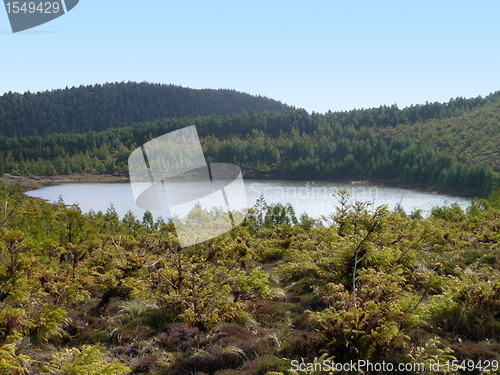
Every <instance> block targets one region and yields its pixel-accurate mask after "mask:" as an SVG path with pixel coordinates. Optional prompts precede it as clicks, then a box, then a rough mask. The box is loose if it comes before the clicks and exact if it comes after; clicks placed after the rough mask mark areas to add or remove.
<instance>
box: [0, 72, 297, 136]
mask: <svg viewBox="0 0 500 375" xmlns="http://www.w3.org/2000/svg"><path fill="white" fill-rule="evenodd" d="M290 109H291V107H289V106H287V105H286V104H282V103H280V102H278V101H276V100H272V99H268V98H266V97H261V96H252V95H249V94H244V93H241V92H237V91H234V90H210V89H203V90H194V89H189V88H184V87H180V86H174V85H161V84H151V83H135V82H128V83H125V82H122V83H106V84H104V85H100V84H96V85H93V86H80V87H72V88H66V89H64V90H52V91H45V92H40V93H36V94H33V93H30V92H27V93H25V94H18V93H12V92H9V93H6V94H4V95H3V96H1V97H0V135H4V136H8V137H13V136H26V135H44V134H51V133H86V132H90V131H101V130H105V129H109V128H116V127H123V126H128V125H132V124H133V123H136V122H145V121H154V120H162V119H167V118H174V117H184V116H207V115H213V114H217V115H225V114H230V113H235V112H243V111H252V110H253V111H263V110H269V111H278V112H286V111H288V110H290Z"/></svg>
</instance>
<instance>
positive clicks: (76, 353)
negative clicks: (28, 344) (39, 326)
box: [41, 345, 130, 375]
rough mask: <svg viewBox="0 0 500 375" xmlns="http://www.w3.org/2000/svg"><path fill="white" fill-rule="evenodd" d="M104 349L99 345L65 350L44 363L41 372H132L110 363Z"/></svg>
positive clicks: (75, 374) (77, 374) (96, 374)
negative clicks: (103, 352) (103, 351)
mask: <svg viewBox="0 0 500 375" xmlns="http://www.w3.org/2000/svg"><path fill="white" fill-rule="evenodd" d="M102 349H104V347H102V346H98V345H95V346H91V345H84V346H83V347H82V350H79V349H76V348H74V349H65V350H64V351H62V352H59V353H56V354H54V355H52V359H51V361H50V362H49V363H44V364H43V365H42V367H41V371H42V373H49V374H53V375H70V374H71V375H117V374H124V373H127V372H130V369H129V368H128V367H127V366H125V365H124V364H122V363H120V362H118V361H117V360H113V361H111V362H108V361H107V360H106V359H105V358H104V356H103V354H102V352H101V350H102Z"/></svg>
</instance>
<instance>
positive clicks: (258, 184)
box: [27, 180, 471, 219]
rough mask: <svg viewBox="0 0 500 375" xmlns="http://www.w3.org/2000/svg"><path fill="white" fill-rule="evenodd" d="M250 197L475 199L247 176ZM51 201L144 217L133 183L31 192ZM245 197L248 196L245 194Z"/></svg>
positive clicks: (417, 203) (324, 210)
mask: <svg viewBox="0 0 500 375" xmlns="http://www.w3.org/2000/svg"><path fill="white" fill-rule="evenodd" d="M176 183H177V184H178V185H177V186H176V191H178V192H179V195H183V194H185V192H189V191H192V189H193V182H191V181H178V182H176ZM188 186H189V188H188ZM245 189H246V193H247V194H246V199H247V201H248V204H249V206H250V207H251V206H253V205H254V204H255V202H256V200H257V199H258V198H259V196H260V195H261V194H262V195H263V196H264V198H265V200H266V202H267V203H291V204H292V206H293V207H294V209H295V212H296V214H297V217H298V216H299V215H300V214H301V213H303V212H306V213H307V214H308V215H309V216H311V217H314V218H320V217H321V215H325V216H327V215H329V214H330V213H331V212H333V210H334V207H335V205H336V204H337V199H336V198H335V197H333V196H332V193H334V192H335V191H337V190H339V189H345V190H348V191H349V192H350V193H351V197H352V201H373V202H374V204H375V205H376V206H378V205H382V204H388V205H389V208H390V209H393V208H394V207H395V206H396V205H397V204H398V203H399V202H400V201H401V206H402V207H403V209H404V210H405V211H406V212H407V213H410V212H411V211H413V210H415V209H422V210H423V211H424V215H425V214H428V213H429V212H430V209H431V208H432V207H434V206H439V205H443V204H451V203H457V204H458V205H459V206H460V207H462V209H465V208H467V206H468V205H469V204H470V202H471V199H468V198H461V197H453V196H445V195H439V194H429V193H423V192H418V191H413V190H405V189H399V188H391V187H380V186H374V185H351V184H345V183H334V182H324V181H309V182H307V181H282V180H245ZM27 194H28V195H30V196H33V197H38V198H43V199H45V200H47V201H49V202H55V201H57V199H58V197H59V196H62V197H63V199H64V202H65V203H66V204H73V203H78V204H79V205H80V208H81V209H82V211H83V212H89V211H90V210H94V211H95V212H97V211H103V212H106V208H108V207H109V206H110V204H113V206H114V207H115V209H116V211H117V213H118V214H119V215H120V217H123V215H124V214H125V213H126V212H127V211H129V210H130V211H132V212H133V213H134V214H135V215H136V217H138V218H139V219H142V216H143V214H144V212H145V210H143V209H140V208H138V207H137V206H136V205H135V202H134V197H133V194H132V188H131V184H130V183H62V184H58V185H52V186H47V187H44V188H42V189H38V190H33V191H30V192H29V193H27ZM242 198H245V197H242ZM151 212H152V213H153V215H154V216H155V217H158V216H162V217H163V218H164V219H166V218H168V217H169V216H170V215H169V212H168V211H157V210H155V211H151Z"/></svg>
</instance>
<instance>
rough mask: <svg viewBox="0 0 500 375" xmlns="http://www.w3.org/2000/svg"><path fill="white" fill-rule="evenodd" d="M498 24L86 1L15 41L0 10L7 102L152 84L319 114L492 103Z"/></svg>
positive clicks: (273, 2) (478, 7)
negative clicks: (13, 97) (97, 86)
mask: <svg viewBox="0 0 500 375" xmlns="http://www.w3.org/2000/svg"><path fill="white" fill-rule="evenodd" d="M499 19H500V1H498V0H492V1H482V0H476V1H459V0H455V1H447V0H444V1H440V0H433V1H422V0H419V1H414V0H399V1H383V0H381V1H373V0H371V1H357V0H343V1H337V0H328V1H322V0H309V1H292V0H289V1H281V0H267V1H260V0H258V1H255V0H253V1H239V0H232V1H190V0H182V1H180V0H176V1H170V0H150V1H144V0H138V1H131V0H120V1H119V0H80V3H79V5H78V6H77V7H76V8H74V9H73V10H72V11H71V12H69V13H68V14H66V15H65V16H63V17H61V18H59V19H57V20H55V21H52V22H50V23H47V24H45V25H42V26H39V27H37V28H35V29H31V30H29V31H25V32H22V33H18V34H12V33H11V32H10V25H9V23H8V19H7V14H6V12H5V11H4V10H3V9H0V45H1V50H0V54H1V60H0V94H3V93H4V92H7V91H15V92H24V91H27V90H30V91H41V90H47V89H49V90H50V89H53V88H64V87H66V86H69V87H71V86H78V85H80V84H94V83H104V82H115V81H123V80H124V81H128V80H132V81H145V80H146V81H150V82H159V83H173V84H177V85H182V86H185V87H191V88H230V89H236V90H238V91H243V92H247V93H250V94H260V95H265V96H267V97H270V98H274V99H277V100H280V101H282V102H286V103H288V104H290V105H294V106H296V107H301V108H305V109H307V110H308V111H309V112H312V111H316V112H325V111H328V110H332V111H334V110H349V109H353V108H361V107H364V108H368V107H374V106H379V105H383V104H387V105H390V104H393V103H397V104H398V106H399V107H404V106H407V105H410V104H418V103H423V102H425V101H426V100H428V101H447V100H449V99H450V98H451V97H457V96H464V97H473V96H477V95H483V96H484V95H487V94H489V93H490V92H493V91H496V90H500V21H499Z"/></svg>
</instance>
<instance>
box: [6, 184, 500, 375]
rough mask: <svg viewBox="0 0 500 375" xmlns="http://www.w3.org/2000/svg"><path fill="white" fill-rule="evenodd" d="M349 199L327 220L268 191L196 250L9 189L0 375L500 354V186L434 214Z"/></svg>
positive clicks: (159, 225)
mask: <svg viewBox="0 0 500 375" xmlns="http://www.w3.org/2000/svg"><path fill="white" fill-rule="evenodd" d="M338 194H339V197H340V203H339V205H338V207H332V210H331V211H332V213H331V215H329V216H328V217H324V218H323V219H322V220H321V221H319V220H314V219H312V218H309V217H307V215H301V216H300V217H299V218H297V217H296V215H295V212H293V209H292V208H291V207H290V206H288V207H287V206H281V205H268V204H266V202H265V200H264V199H261V200H259V202H258V205H257V206H256V207H254V208H253V209H252V210H251V215H250V217H249V219H248V220H247V221H246V222H244V224H242V225H240V226H239V227H237V228H235V229H233V230H232V231H231V232H229V233H226V234H224V235H222V236H219V237H217V238H215V239H212V240H210V241H207V242H205V243H203V244H198V245H194V246H191V247H189V248H184V249H182V248H180V246H179V243H178V241H177V237H176V235H175V230H174V227H173V225H172V223H170V222H164V221H163V220H161V219H157V220H154V219H153V217H152V215H151V214H149V213H148V212H147V213H146V214H145V215H144V217H143V218H142V220H139V219H137V218H135V217H134V216H133V215H132V214H131V213H128V214H127V215H125V217H124V218H122V219H120V218H119V217H118V215H117V214H116V212H115V211H114V209H113V207H110V208H109V209H108V210H107V211H106V213H101V212H98V213H95V212H90V213H88V214H84V213H82V212H81V210H80V208H79V207H78V206H76V205H71V206H68V205H65V204H64V202H63V201H62V200H59V201H58V202H55V203H53V204H49V203H46V202H44V201H42V200H37V199H34V198H29V197H26V196H25V195H23V194H22V193H21V192H20V191H19V189H16V188H14V187H12V188H9V189H7V190H6V189H5V188H2V189H1V190H0V374H43V373H50V374H68V375H69V374H76V373H78V374H129V373H131V374H178V375H181V374H186V375H187V374H210V375H214V374H217V375H224V374H226V375H229V374H262V375H265V374H268V373H278V374H279V373H281V374H285V375H286V374H296V372H295V373H293V372H291V370H290V369H291V361H292V360H298V361H302V360H304V361H306V362H314V361H315V360H316V361H319V360H320V359H324V358H333V359H334V360H335V361H336V362H347V361H349V360H370V361H372V362H376V361H386V362H392V363H424V362H425V363H432V362H433V361H434V362H435V361H438V360H443V361H444V360H452V359H457V360H458V361H463V360H474V361H476V363H477V362H478V361H479V360H482V361H483V362H484V361H485V360H490V361H491V360H500V354H499V353H500V342H499V341H498V337H499V335H500V315H499V314H498V311H499V309H500V279H499V276H500V263H499V259H500V248H499V241H500V225H499V222H500V221H499V218H500V199H499V197H500V194H499V193H498V192H493V193H492V194H491V195H490V197H489V199H483V200H475V201H474V202H473V204H472V205H471V206H470V208H469V209H468V210H467V211H466V212H464V211H462V210H461V209H460V208H459V207H457V206H445V207H436V208H435V209H433V210H432V212H431V214H430V215H429V216H428V217H422V215H421V214H420V213H419V212H414V213H405V212H404V211H402V210H401V209H398V210H396V211H390V210H389V209H388V208H387V207H386V206H381V207H373V206H372V205H370V204H369V203H362V202H353V201H351V200H350V197H349V196H348V194H347V193H346V192H345V191H340V192H339V193H338ZM204 215H205V217H206V218H207V219H211V216H210V213H205V214H204ZM214 215H215V214H214ZM199 216H200V215H198V217H199ZM299 373H300V374H301V375H302V374H303V373H301V372H299ZM441 373H446V371H444V370H443V371H442V372H441ZM468 373H477V374H479V373H481V372H480V371H479V370H473V371H469V372H468Z"/></svg>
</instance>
